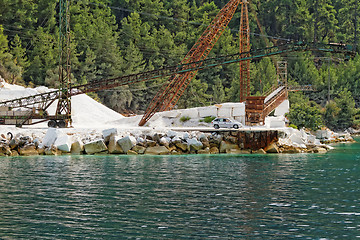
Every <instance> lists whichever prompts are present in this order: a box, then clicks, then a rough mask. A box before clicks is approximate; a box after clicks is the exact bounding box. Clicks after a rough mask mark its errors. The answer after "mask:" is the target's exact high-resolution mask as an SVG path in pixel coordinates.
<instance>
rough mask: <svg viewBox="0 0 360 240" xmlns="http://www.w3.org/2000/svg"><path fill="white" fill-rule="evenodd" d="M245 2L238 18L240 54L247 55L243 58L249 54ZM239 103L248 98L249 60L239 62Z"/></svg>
mask: <svg viewBox="0 0 360 240" xmlns="http://www.w3.org/2000/svg"><path fill="white" fill-rule="evenodd" d="M248 4H249V2H248V1H247V0H242V3H241V18H240V34H239V39H240V54H242V53H247V54H246V55H245V57H249V55H248V53H249V52H250V27H249V13H248ZM239 90H240V102H245V100H246V97H247V96H250V59H247V60H245V61H241V62H240V89H239Z"/></svg>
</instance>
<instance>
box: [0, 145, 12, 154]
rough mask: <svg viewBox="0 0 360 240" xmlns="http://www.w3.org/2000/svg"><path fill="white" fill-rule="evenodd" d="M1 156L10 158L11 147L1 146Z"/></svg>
mask: <svg viewBox="0 0 360 240" xmlns="http://www.w3.org/2000/svg"><path fill="white" fill-rule="evenodd" d="M0 155H2V156H10V155H11V149H10V147H9V146H7V145H5V144H1V145H0Z"/></svg>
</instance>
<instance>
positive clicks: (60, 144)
mask: <svg viewBox="0 0 360 240" xmlns="http://www.w3.org/2000/svg"><path fill="white" fill-rule="evenodd" d="M54 146H55V147H56V148H57V149H59V150H60V151H62V152H67V153H68V152H70V150H71V142H70V138H69V136H68V135H66V134H61V135H59V136H58V137H57V138H56V140H55V142H54Z"/></svg>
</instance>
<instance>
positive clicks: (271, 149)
mask: <svg viewBox="0 0 360 240" xmlns="http://www.w3.org/2000/svg"><path fill="white" fill-rule="evenodd" d="M264 150H265V152H267V153H279V148H278V146H277V145H276V143H271V144H269V145H268V146H267V147H265V148H264Z"/></svg>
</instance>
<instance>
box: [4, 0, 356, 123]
mask: <svg viewBox="0 0 360 240" xmlns="http://www.w3.org/2000/svg"><path fill="white" fill-rule="evenodd" d="M226 3H227V1H226V0H216V1H207V0H162V1H160V0H71V6H70V11H71V44H72V55H71V63H72V81H73V83H74V84H80V83H81V84H82V83H87V82H91V81H93V80H95V79H104V78H105V79H106V78H110V77H114V76H121V75H127V74H132V73H139V72H141V71H145V70H152V69H157V68H160V67H163V66H166V65H174V64H177V63H179V62H180V61H181V60H182V58H183V57H184V56H185V55H186V53H187V52H188V51H189V49H190V48H191V47H192V45H193V44H194V43H195V41H196V40H197V38H198V37H199V36H200V35H201V33H202V32H203V31H204V30H205V28H206V27H207V25H208V24H209V23H210V22H211V20H212V19H213V18H214V17H215V15H216V14H217V13H218V12H219V10H220V9H221V8H222V7H223V6H224V5H225V4H226ZM58 5H59V4H58V1H56V0H38V1H32V0H21V1H20V0H15V1H14V0H1V1H0V75H1V76H2V77H3V78H5V79H6V80H7V81H9V82H10V83H16V84H21V85H25V86H33V85H46V86H48V87H58V86H59V82H58V67H57V64H58V63H57V62H58V58H59V50H58V35H59V33H58V11H59V7H58ZM357 7H358V6H357V2H356V1H355V0H341V1H340V0H292V1H284V0H253V1H252V2H251V4H250V9H249V19H250V28H251V43H252V48H253V49H257V48H264V47H266V46H273V45H276V44H279V43H284V42H287V41H297V40H303V41H307V42H313V41H317V42H323V43H329V42H344V43H350V44H355V43H356V42H357V39H356V37H355V36H356V34H357V35H359V34H358V32H359V29H356V30H357V33H356V31H355V26H357V27H358V28H359V25H360V24H357V19H356V16H357V15H358V10H359V9H356V8H357ZM239 18H240V7H239V8H238V10H237V13H236V14H235V16H234V18H233V19H232V21H231V22H230V24H229V26H228V28H227V29H226V30H225V32H224V34H223V36H222V37H221V38H220V39H219V41H218V43H217V44H216V45H215V47H214V49H213V51H212V52H211V53H210V55H209V57H215V56H219V55H226V54H232V53H236V52H238V49H239V41H238V38H239V30H238V29H239ZM274 60H285V61H287V62H288V80H289V82H291V83H292V84H300V85H304V84H305V85H308V84H311V85H313V86H316V88H317V90H318V91H317V92H314V93H306V94H302V93H294V94H291V96H290V101H291V103H292V110H291V113H290V114H289V118H290V121H291V122H292V123H293V124H295V125H297V126H298V127H310V128H315V129H316V128H319V127H321V126H322V125H324V124H325V125H327V126H329V127H331V128H333V129H345V128H347V127H350V126H352V125H356V119H355V118H356V114H357V110H356V108H355V107H358V106H359V105H360V94H359V93H360V81H359V80H358V77H359V76H360V59H359V57H358V56H356V57H355V58H354V59H351V60H349V61H346V62H345V61H343V59H341V56H332V55H324V54H319V53H316V54H315V53H292V54H289V55H287V56H286V57H280V56H277V57H276V58H274V59H271V58H263V59H262V60H259V61H256V62H253V63H252V64H251V79H252V86H251V89H252V94H261V93H263V92H265V91H267V90H268V89H269V88H270V87H271V86H272V85H273V84H275V83H276V81H277V76H276V67H275V65H274V62H273V61H274ZM164 81H166V79H158V80H156V81H152V82H146V83H141V84H136V85H132V86H126V87H121V88H117V89H114V90H108V91H101V92H97V93H96V94H92V96H93V97H95V98H97V99H98V100H99V101H101V102H103V103H104V104H105V105H107V106H109V107H110V108H112V109H114V110H116V111H119V112H127V111H130V112H135V113H142V112H143V111H144V110H145V109H146V107H147V105H148V103H149V101H150V100H151V99H152V97H153V96H154V94H155V93H156V91H157V90H158V88H159V86H160V85H161V84H162V83H163V82H164ZM238 89H239V67H238V65H236V64H233V65H228V66H221V67H216V68H213V69H209V70H206V71H202V72H199V73H198V74H197V76H196V78H194V79H193V81H192V82H191V84H190V85H189V87H188V88H187V91H186V92H185V93H184V95H183V97H182V98H181V99H180V101H179V102H178V107H179V108H185V107H194V106H205V105H208V104H215V103H222V102H227V101H238V99H239V91H238ZM329 89H330V91H329ZM328 98H330V101H328V100H329V99H328ZM308 118H310V119H308ZM312 118H313V119H312ZM314 119H315V120H314ZM314 121H315V123H314ZM308 122H311V125H309V124H308Z"/></svg>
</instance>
